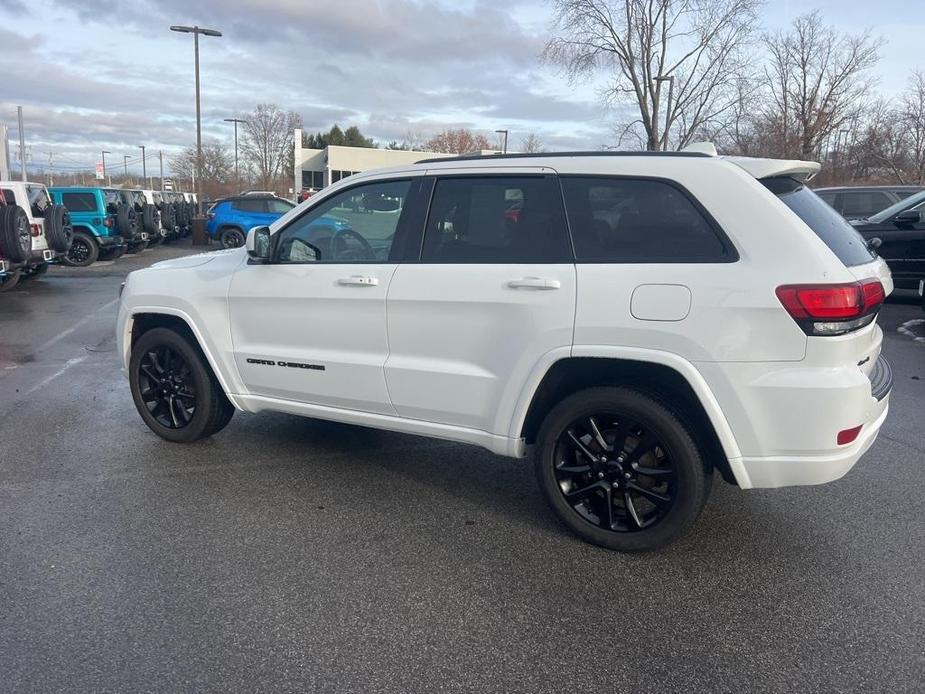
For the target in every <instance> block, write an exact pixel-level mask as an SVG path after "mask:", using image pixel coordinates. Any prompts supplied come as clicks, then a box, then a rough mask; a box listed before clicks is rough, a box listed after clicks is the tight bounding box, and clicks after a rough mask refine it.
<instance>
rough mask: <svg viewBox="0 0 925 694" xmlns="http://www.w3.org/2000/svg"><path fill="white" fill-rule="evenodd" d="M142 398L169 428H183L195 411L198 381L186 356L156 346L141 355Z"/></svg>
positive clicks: (139, 378) (167, 348)
mask: <svg viewBox="0 0 925 694" xmlns="http://www.w3.org/2000/svg"><path fill="white" fill-rule="evenodd" d="M138 385H139V391H140V394H141V399H142V401H143V402H144V404H145V407H147V408H148V412H149V413H150V414H151V417H152V418H153V419H154V420H155V421H156V422H157V423H158V424H160V425H161V426H163V427H166V428H167V429H182V428H183V427H185V426H187V425H188V424H189V423H190V422H191V421H192V419H193V416H194V415H195V414H196V402H197V401H196V384H195V382H194V380H193V376H192V370H191V369H190V365H189V364H188V363H187V362H186V360H185V359H184V357H183V355H181V354H180V353H179V352H178V351H177V350H174V349H172V348H171V347H170V346H168V345H163V344H162V345H157V346H155V347H152V348H151V349H149V350H147V351H146V352H145V353H144V355H143V356H142V358H141V363H140V365H139V374H138Z"/></svg>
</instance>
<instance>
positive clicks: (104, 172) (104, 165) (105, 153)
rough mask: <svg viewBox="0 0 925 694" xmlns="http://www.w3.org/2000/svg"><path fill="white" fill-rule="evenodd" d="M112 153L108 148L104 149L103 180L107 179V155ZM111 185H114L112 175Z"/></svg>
mask: <svg viewBox="0 0 925 694" xmlns="http://www.w3.org/2000/svg"><path fill="white" fill-rule="evenodd" d="M107 154H110V151H109V150H108V149H104V150H103V180H106V155H107ZM109 185H110V187H111V186H112V177H110V178H109Z"/></svg>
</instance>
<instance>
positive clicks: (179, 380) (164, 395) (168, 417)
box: [129, 328, 234, 443]
mask: <svg viewBox="0 0 925 694" xmlns="http://www.w3.org/2000/svg"><path fill="white" fill-rule="evenodd" d="M129 383H130V385H131V389H132V398H133V400H134V401H135V407H136V408H137V409H138V413H139V414H140V415H141V418H142V419H143V420H144V422H145V424H147V425H148V427H149V428H150V429H151V431H153V432H154V433H155V434H157V435H158V436H160V437H161V438H163V439H166V440H167V441H172V442H174V443H191V442H192V441H197V440H199V439H203V438H206V437H209V436H211V435H212V434H215V433H218V432H219V431H221V430H222V429H224V428H225V426H226V425H227V424H228V422H229V421H231V417H232V415H233V414H234V406H233V405H232V404H231V403H230V402H229V401H228V398H227V397H226V396H225V393H224V391H222V388H221V386H220V385H219V383H218V380H217V379H216V378H215V375H214V374H213V373H212V370H211V368H210V367H209V365H208V363H207V362H206V360H205V357H204V356H203V355H202V352H201V351H200V350H199V348H198V346H197V345H194V344H193V343H191V341H190V340H189V339H188V338H187V337H186V336H184V335H181V334H179V333H177V332H176V331H174V330H170V329H168V328H154V329H152V330H149V331H148V332H146V333H144V334H143V335H142V336H141V337H140V338H139V339H138V341H137V342H136V343H135V345H134V346H133V347H132V356H131V359H130V361H129Z"/></svg>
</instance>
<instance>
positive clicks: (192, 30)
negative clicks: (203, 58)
mask: <svg viewBox="0 0 925 694" xmlns="http://www.w3.org/2000/svg"><path fill="white" fill-rule="evenodd" d="M170 30H171V31H177V32H179V33H181V34H192V35H193V51H194V54H195V59H196V203H197V205H198V204H199V201H200V200H202V195H200V192H201V190H202V121H201V117H200V108H199V34H202V35H203V36H221V35H222V32H220V31H218V30H216V29H203V28H202V27H196V26H194V27H188V26H181V25H174V26H172V27H170Z"/></svg>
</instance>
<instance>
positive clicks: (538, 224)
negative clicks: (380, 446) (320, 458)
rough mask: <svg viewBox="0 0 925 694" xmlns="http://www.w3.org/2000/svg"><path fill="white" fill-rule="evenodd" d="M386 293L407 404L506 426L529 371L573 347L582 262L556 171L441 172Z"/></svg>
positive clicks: (446, 416)
mask: <svg viewBox="0 0 925 694" xmlns="http://www.w3.org/2000/svg"><path fill="white" fill-rule="evenodd" d="M419 248H420V251H419V252H418V253H417V254H416V255H415V257H414V258H412V262H406V263H402V264H401V265H399V267H398V269H397V270H396V272H395V275H394V277H393V278H392V286H391V288H390V289H389V298H388V328H389V358H388V360H387V361H386V365H385V375H386V382H387V384H388V388H389V394H390V395H391V398H392V404H393V405H394V407H395V410H396V411H397V412H398V414H399V415H401V416H403V417H409V418H413V419H420V420H425V421H428V422H437V423H441V424H448V425H453V426H458V427H466V428H471V429H476V430H480V431H485V432H489V433H493V434H497V435H501V436H507V435H509V433H510V432H509V427H510V421H511V417H510V413H511V412H512V411H513V409H514V407H515V405H516V402H517V401H518V398H519V397H520V395H521V392H522V389H523V387H524V385H525V382H526V380H527V378H528V376H529V375H530V374H531V373H534V371H535V369H536V367H537V364H539V363H540V362H541V361H542V360H543V359H544V358H546V357H547V355H550V354H556V353H557V350H559V352H560V353H567V352H568V350H569V349H570V347H571V342H572V329H573V324H574V312H575V266H574V264H573V262H572V256H571V247H570V243H569V240H568V232H567V228H566V225H565V217H564V212H563V209H562V197H561V194H560V192H559V187H558V182H557V180H556V177H555V175H554V172H552V171H550V170H549V169H534V168H523V169H519V170H511V171H509V172H505V173H499V172H497V171H483V172H481V173H478V172H473V173H471V174H470V173H463V172H460V173H459V174H457V175H453V174H452V173H441V175H440V176H438V177H437V178H436V180H435V182H434V190H433V194H432V198H431V203H430V209H429V214H428V217H427V222H426V225H425V229H424V235H423V243H422V244H421V245H420V246H419Z"/></svg>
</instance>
